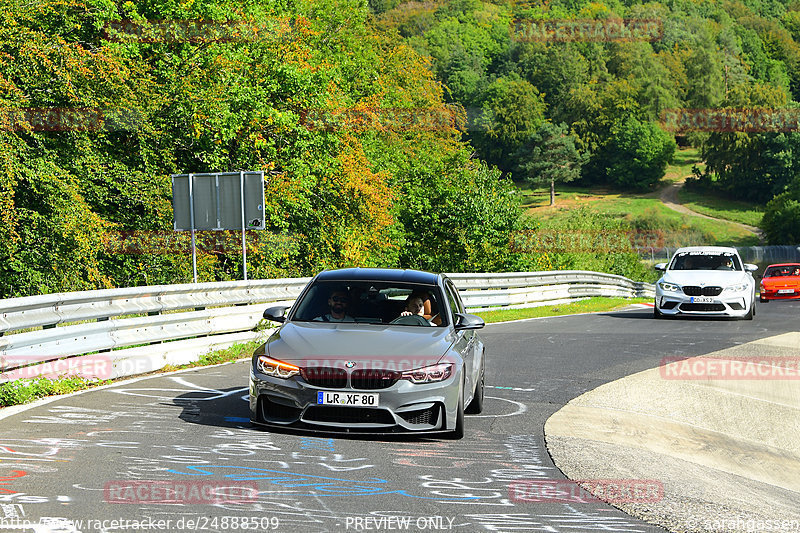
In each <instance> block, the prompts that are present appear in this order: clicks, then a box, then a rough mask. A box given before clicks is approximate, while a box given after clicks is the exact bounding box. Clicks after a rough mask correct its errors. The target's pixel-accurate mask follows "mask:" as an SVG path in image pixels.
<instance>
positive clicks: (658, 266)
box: [653, 263, 667, 272]
mask: <svg viewBox="0 0 800 533" xmlns="http://www.w3.org/2000/svg"><path fill="white" fill-rule="evenodd" d="M653 268H655V269H656V270H660V271H661V272H664V271H666V270H667V264H666V263H656V265H655V266H654V267H653Z"/></svg>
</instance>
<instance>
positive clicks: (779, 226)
mask: <svg viewBox="0 0 800 533" xmlns="http://www.w3.org/2000/svg"><path fill="white" fill-rule="evenodd" d="M799 190H800V187H796V189H795V190H792V191H786V192H784V193H781V194H779V195H777V196H776V197H775V198H773V199H772V200H770V201H769V202H768V203H767V207H766V209H765V211H764V218H763V220H762V222H761V228H762V229H763V230H764V234H765V236H766V238H767V242H768V243H769V244H775V245H778V244H792V245H794V244H797V243H798V242H800V193H798V191H799Z"/></svg>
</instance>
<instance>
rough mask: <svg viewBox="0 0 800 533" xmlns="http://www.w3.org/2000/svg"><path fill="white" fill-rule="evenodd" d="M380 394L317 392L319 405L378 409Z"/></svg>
mask: <svg viewBox="0 0 800 533" xmlns="http://www.w3.org/2000/svg"><path fill="white" fill-rule="evenodd" d="M378 396H379V395H378V394H377V393H375V392H332V391H319V392H317V405H352V406H354V407H362V406H367V407H377V406H378Z"/></svg>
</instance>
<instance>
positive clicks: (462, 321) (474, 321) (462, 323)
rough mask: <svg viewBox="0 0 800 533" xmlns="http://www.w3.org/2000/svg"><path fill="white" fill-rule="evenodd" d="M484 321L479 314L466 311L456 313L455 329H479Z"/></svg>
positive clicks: (483, 324)
mask: <svg viewBox="0 0 800 533" xmlns="http://www.w3.org/2000/svg"><path fill="white" fill-rule="evenodd" d="M485 325H486V323H485V322H484V321H483V319H482V318H481V317H479V316H475V315H470V314H467V313H456V330H462V329H481V328H482V327H483V326H485Z"/></svg>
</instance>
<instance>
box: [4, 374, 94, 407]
mask: <svg viewBox="0 0 800 533" xmlns="http://www.w3.org/2000/svg"><path fill="white" fill-rule="evenodd" d="M107 383H110V381H102V380H96V379H92V380H90V379H86V378H81V377H64V378H59V379H49V378H36V379H18V380H15V381H7V382H5V383H0V406H9V405H19V404H23V403H28V402H32V401H34V400H38V399H39V398H44V397H46V396H53V395H56V394H67V393H69V392H75V391H79V390H84V389H88V388H90V387H96V386H98V385H105V384H107Z"/></svg>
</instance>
